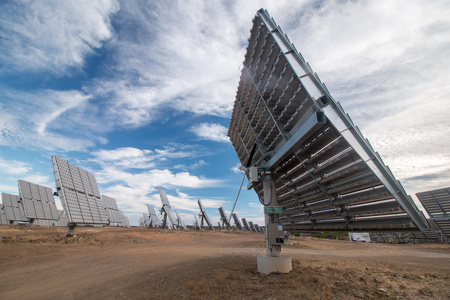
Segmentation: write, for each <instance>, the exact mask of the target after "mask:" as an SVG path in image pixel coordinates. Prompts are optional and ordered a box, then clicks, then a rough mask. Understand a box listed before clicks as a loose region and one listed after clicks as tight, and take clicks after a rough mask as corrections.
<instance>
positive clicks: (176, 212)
mask: <svg viewBox="0 0 450 300" xmlns="http://www.w3.org/2000/svg"><path fill="white" fill-rule="evenodd" d="M175 214H176V215H177V227H178V228H182V229H187V228H186V224H184V221H183V220H182V219H181V217H180V215H179V214H178V211H177V210H175Z"/></svg>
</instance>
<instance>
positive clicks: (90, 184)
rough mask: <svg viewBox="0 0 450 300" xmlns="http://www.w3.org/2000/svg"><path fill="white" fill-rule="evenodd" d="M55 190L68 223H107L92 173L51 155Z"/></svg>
mask: <svg viewBox="0 0 450 300" xmlns="http://www.w3.org/2000/svg"><path fill="white" fill-rule="evenodd" d="M52 162H53V170H54V173H55V183H56V190H57V192H58V195H59V197H60V199H61V203H62V205H63V208H64V210H65V212H66V215H67V218H68V221H69V224H80V225H107V224H108V223H109V221H108V217H107V215H106V212H105V208H104V207H103V203H102V200H101V198H100V192H99V189H98V185H97V181H96V180H95V177H94V175H93V174H91V173H89V172H87V171H86V170H84V169H81V168H79V167H77V166H75V165H73V164H71V163H69V162H68V161H66V160H64V159H62V158H60V157H58V156H52Z"/></svg>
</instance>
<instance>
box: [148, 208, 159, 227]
mask: <svg viewBox="0 0 450 300" xmlns="http://www.w3.org/2000/svg"><path fill="white" fill-rule="evenodd" d="M147 210H148V215H149V217H150V226H151V227H154V228H156V227H160V226H161V220H160V219H159V218H158V214H157V213H156V210H155V208H154V207H153V205H151V204H147Z"/></svg>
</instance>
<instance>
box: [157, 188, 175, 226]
mask: <svg viewBox="0 0 450 300" xmlns="http://www.w3.org/2000/svg"><path fill="white" fill-rule="evenodd" d="M157 189H158V192H159V196H160V198H161V203H162V211H163V212H164V219H163V227H167V228H169V227H172V228H173V229H177V219H176V217H175V214H174V212H173V210H172V206H171V205H170V203H169V199H168V198H167V195H166V193H165V192H164V191H163V190H162V189H161V188H160V187H159V186H158V187H157ZM167 219H168V221H169V222H170V224H171V225H169V224H167Z"/></svg>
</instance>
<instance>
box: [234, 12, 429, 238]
mask: <svg viewBox="0 0 450 300" xmlns="http://www.w3.org/2000/svg"><path fill="white" fill-rule="evenodd" d="M228 136H229V137H230V140H231V142H232V144H233V147H234V149H235V151H236V153H237V155H238V158H239V160H240V162H241V164H242V165H243V166H250V165H253V166H257V167H258V168H259V169H260V170H261V171H262V172H263V173H264V172H265V174H268V173H269V172H270V173H271V174H272V178H273V180H274V181H275V186H276V192H277V196H278V205H280V206H282V208H283V213H282V215H281V216H280V222H282V223H283V229H284V230H289V231H327V230H328V231H336V230H341V231H349V230H354V231H357V230H359V231H370V230H394V229H401V230H418V228H420V229H425V228H427V224H426V221H425V219H424V218H423V216H422V215H421V214H420V213H419V211H418V209H417V207H416V206H415V204H414V202H413V201H412V199H411V198H410V197H409V196H408V195H407V194H406V192H405V191H404V189H403V187H402V186H401V184H400V183H399V182H398V181H397V180H396V179H395V178H394V176H393V174H392V173H391V172H390V170H389V168H388V167H386V166H385V165H384V163H383V161H382V160H381V158H380V156H379V155H378V154H377V153H376V152H374V150H373V149H372V147H371V145H370V143H369V142H368V141H367V140H366V139H365V138H364V137H363V135H362V133H361V132H360V131H359V129H358V128H357V127H356V126H355V125H354V124H353V122H352V120H351V119H350V117H349V116H348V115H347V114H346V113H345V112H344V110H343V109H342V107H341V106H340V104H339V103H337V102H335V101H334V99H333V98H332V97H331V95H330V94H329V92H328V90H327V89H326V87H325V85H323V84H322V83H321V81H320V79H319V77H318V76H317V74H315V73H314V72H313V71H312V69H311V67H310V66H309V64H307V63H306V61H305V60H304V58H303V57H302V55H301V54H300V53H299V52H297V50H296V49H295V47H294V46H293V45H292V44H291V43H290V41H289V39H288V38H287V36H286V35H285V34H284V33H283V32H282V31H281V29H280V28H279V26H277V25H276V23H275V21H274V20H273V19H271V18H270V16H269V15H268V13H267V11H265V10H260V11H258V13H257V15H256V16H255V18H254V19H253V28H252V29H251V36H250V38H249V43H248V47H247V53H246V55H245V60H244V66H243V68H242V74H241V78H240V82H239V86H238V89H237V93H236V100H235V103H234V109H233V113H232V116H231V121H230V126H229V131H228ZM252 187H253V189H254V190H255V191H256V193H257V194H258V196H259V198H260V201H261V202H262V203H264V195H263V183H262V182H261V181H259V182H256V183H254V184H253V186H252Z"/></svg>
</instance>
